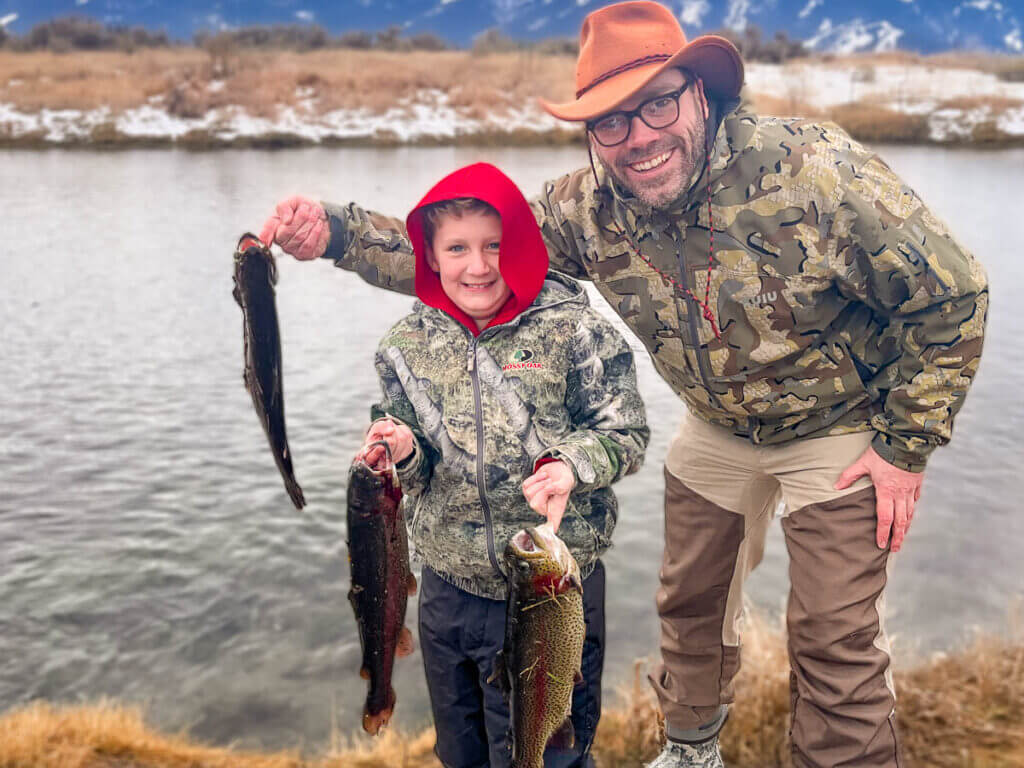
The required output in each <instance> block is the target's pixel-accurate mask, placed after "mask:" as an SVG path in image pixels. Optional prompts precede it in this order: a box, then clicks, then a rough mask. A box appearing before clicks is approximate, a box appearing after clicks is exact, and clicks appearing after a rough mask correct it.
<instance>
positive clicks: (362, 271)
mask: <svg viewBox="0 0 1024 768" xmlns="http://www.w3.org/2000/svg"><path fill="white" fill-rule="evenodd" d="M577 175H578V174H573V175H572V176H567V177H565V178H563V179H560V180H559V181H557V182H549V183H547V184H545V185H544V192H543V194H542V195H541V196H540V198H538V199H537V200H534V201H533V202H532V203H531V204H530V207H531V208H532V210H533V214H534V216H535V217H536V219H537V225H538V226H539V227H540V231H541V235H542V236H543V237H544V243H545V245H547V248H548V257H549V259H550V262H551V268H552V269H556V270H558V271H559V272H564V273H566V274H568V275H572V276H573V277H580V278H585V279H586V278H588V275H587V274H586V272H585V271H584V270H583V267H582V262H581V261H580V258H579V255H578V254H577V253H576V251H575V249H574V246H573V242H574V241H573V238H571V237H566V236H565V234H564V233H563V231H562V229H561V227H562V226H565V227H569V228H571V224H568V223H565V222H563V223H562V224H560V223H559V222H560V221H561V220H562V218H563V217H562V216H560V215H556V214H557V213H560V212H561V211H560V209H559V210H556V205H557V201H561V202H562V203H563V204H564V205H568V206H569V207H570V208H571V209H572V210H573V211H575V210H576V206H575V205H574V202H573V201H574V200H575V197H577V196H578V194H577V193H578V192H579V190H578V189H577V187H578V186H579V185H578V183H570V182H573V180H574V179H575V177H576V176H577ZM322 205H323V207H324V211H326V213H327V220H328V223H329V225H330V227H331V239H330V241H329V242H328V244H327V250H326V252H324V255H323V258H325V259H331V260H332V261H333V262H334V265H335V266H337V267H341V268H342V269H347V270H349V271H350V272H355V273H356V274H358V275H359V276H360V277H361V278H363V280H365V281H366V282H368V283H369V284H370V285H375V286H377V287H378V288H386V289H388V290H391V291H396V292H398V293H405V294H408V295H410V296H414V295H415V294H416V289H415V285H414V282H413V277H414V275H415V270H416V261H415V258H414V256H413V251H412V245H410V243H409V238H408V235H407V234H406V231H405V221H403V220H402V219H398V218H394V217H392V216H386V215H384V214H381V213H375V212H373V211H367V210H365V209H363V208H361V207H360V206H359V205H357V204H356V203H349V204H348V205H335V204H334V203H328V202H324V203H322Z"/></svg>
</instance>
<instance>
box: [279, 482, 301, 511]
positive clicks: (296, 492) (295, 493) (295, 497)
mask: <svg viewBox="0 0 1024 768" xmlns="http://www.w3.org/2000/svg"><path fill="white" fill-rule="evenodd" d="M284 487H285V490H286V491H288V495H289V496H290V497H291V500H292V504H294V505H295V508H296V509H302V508H303V507H304V506H306V497H305V495H304V494H303V493H302V489H301V488H300V487H299V484H298V483H297V482H295V480H294V479H291V478H286V479H285V481H284Z"/></svg>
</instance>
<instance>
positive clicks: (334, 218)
mask: <svg viewBox="0 0 1024 768" xmlns="http://www.w3.org/2000/svg"><path fill="white" fill-rule="evenodd" d="M320 205H322V206H323V209H324V212H325V213H326V214H327V224H328V225H329V226H330V228H331V239H330V240H328V241H327V250H326V251H324V255H323V256H321V257H320V258H321V259H331V260H332V261H341V260H342V259H344V258H345V252H346V251H348V245H349V243H348V212H347V211H346V210H345V207H344V206H341V205H335V204H334V203H325V202H323V201H321V202H320Z"/></svg>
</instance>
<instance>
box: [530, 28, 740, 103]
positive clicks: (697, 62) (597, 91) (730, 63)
mask: <svg viewBox="0 0 1024 768" xmlns="http://www.w3.org/2000/svg"><path fill="white" fill-rule="evenodd" d="M673 67H682V68H685V69H688V70H690V71H691V72H694V73H696V75H697V76H698V77H699V78H700V79H701V80H703V81H704V88H705V90H706V91H707V92H708V93H709V94H710V95H711V96H713V97H717V98H726V99H731V98H735V97H736V96H738V95H739V92H740V88H741V87H742V85H743V59H741V58H740V54H739V51H737V50H736V46H734V45H733V44H732V43H730V42H729V41H728V40H726V39H725V38H724V37H718V36H717V35H702V36H701V37H698V38H696V39H695V40H693V41H691V42H690V43H688V44H686V45H684V46H683V47H682V48H680V49H679V51H678V52H677V53H676V54H675V55H674V56H673V57H672V58H671V59H668V60H667V61H664V62H662V63H660V64H647V65H644V66H640V67H636V68H635V69H629V70H626V71H625V72H622V73H621V74H618V75H615V76H614V77H610V78H608V79H607V80H605V81H604V82H601V83H598V84H597V85H595V86H594V87H593V88H591V89H590V90H588V91H587V92H586V93H584V94H583V95H582V96H580V97H579V98H578V99H576V100H575V101H567V102H563V103H561V104H555V103H553V102H550V101H547V100H546V99H538V102H539V103H540V105H541V107H542V108H543V109H544V110H545V111H546V112H548V113H549V114H551V115H553V116H554V117H557V118H558V119H559V120H568V121H570V122H582V121H586V120H591V119H593V118H595V117H597V116H598V115H603V114H605V113H606V112H610V111H611V110H613V109H615V108H616V107H617V106H619V105H620V104H622V102H624V101H626V100H627V99H629V98H630V97H631V96H632V95H633V94H635V93H636V92H637V91H639V90H640V89H641V88H643V87H644V86H645V85H647V83H649V82H650V81H651V80H653V79H654V78H655V77H657V76H658V75H659V74H661V73H662V72H664V71H665V70H666V69H671V68H673Z"/></svg>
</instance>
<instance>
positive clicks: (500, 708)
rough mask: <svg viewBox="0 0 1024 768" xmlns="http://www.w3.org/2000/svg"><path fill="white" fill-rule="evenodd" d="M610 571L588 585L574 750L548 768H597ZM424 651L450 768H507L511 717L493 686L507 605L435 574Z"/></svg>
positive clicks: (427, 597) (424, 585) (425, 582)
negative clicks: (595, 750)
mask: <svg viewBox="0 0 1024 768" xmlns="http://www.w3.org/2000/svg"><path fill="white" fill-rule="evenodd" d="M604 582H605V577H604V565H602V564H601V562H600V561H598V563H597V567H596V568H595V569H594V572H593V573H592V574H590V576H588V577H587V578H586V580H585V581H584V582H583V612H584V619H585V621H586V624H587V631H586V637H585V639H584V642H583V670H582V672H583V682H582V683H579V684H577V686H576V688H575V689H574V690H573V693H572V724H573V728H574V729H575V730H576V741H575V744H574V745H573V747H572V749H553V748H550V747H549V748H548V749H547V750H546V751H545V752H544V766H545V768H570V767H571V768H593V765H594V761H593V758H592V757H591V756H590V746H591V744H593V741H594V732H595V731H596V730H597V721H598V720H599V719H600V717H601V671H602V668H603V667H604ZM419 622H420V623H419V634H420V647H421V650H422V651H423V667H424V670H425V671H426V676H427V690H428V691H429V692H430V707H431V709H432V710H433V713H434V727H435V728H436V730H437V746H436V747H435V748H434V751H435V752H436V753H437V757H438V759H439V760H440V761H441V763H442V764H443V765H444V766H445V768H481V767H482V766H492V768H506V767H507V766H508V765H509V764H510V763H511V760H512V750H511V749H510V748H509V745H508V731H509V709H508V705H507V704H506V703H505V700H504V698H503V696H502V694H501V690H500V689H499V688H498V687H497V685H496V684H495V683H488V682H487V678H488V677H490V675H491V673H492V672H493V670H494V658H495V655H496V654H497V653H498V651H500V650H501V647H502V644H503V642H504V638H505V603H504V602H502V601H498V600H488V599H487V598H483V597H477V596H476V595H471V594H469V593H468V592H464V591H463V590H461V589H459V588H457V587H454V586H452V585H451V584H449V583H448V582H446V581H444V580H443V579H441V577H440V576H438V575H437V574H436V573H434V572H433V571H432V570H430V569H429V568H426V567H424V568H423V575H422V577H421V579H420V608H419Z"/></svg>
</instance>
